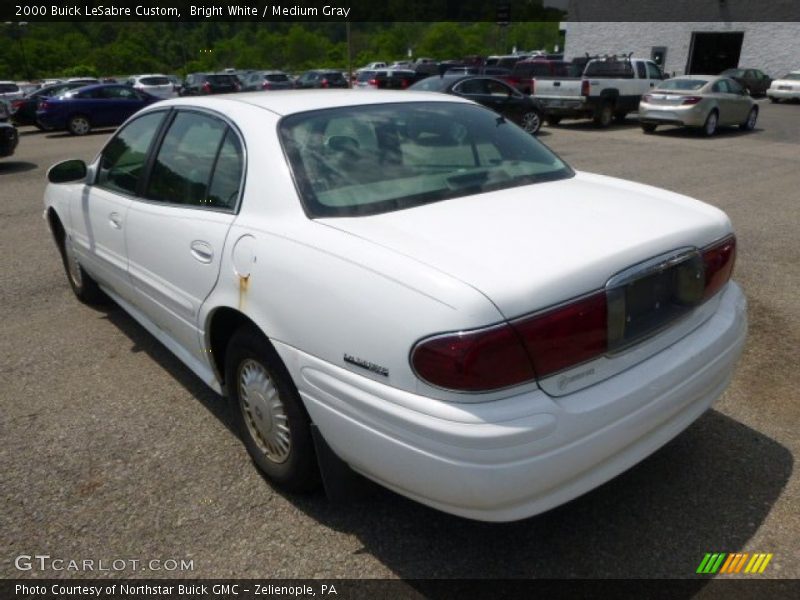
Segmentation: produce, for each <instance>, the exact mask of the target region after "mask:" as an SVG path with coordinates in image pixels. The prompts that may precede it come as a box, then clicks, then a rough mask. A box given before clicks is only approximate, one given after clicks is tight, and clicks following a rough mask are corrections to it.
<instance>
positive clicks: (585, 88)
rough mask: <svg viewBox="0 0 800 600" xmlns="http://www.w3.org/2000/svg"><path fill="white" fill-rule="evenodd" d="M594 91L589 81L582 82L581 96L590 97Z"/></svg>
mask: <svg viewBox="0 0 800 600" xmlns="http://www.w3.org/2000/svg"><path fill="white" fill-rule="evenodd" d="M591 91H592V86H591V84H590V83H589V80H588V79H584V80H583V81H581V96H588V95H589V94H590V93H591Z"/></svg>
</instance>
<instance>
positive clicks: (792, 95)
mask: <svg viewBox="0 0 800 600" xmlns="http://www.w3.org/2000/svg"><path fill="white" fill-rule="evenodd" d="M767 97H769V98H777V99H779V100H792V99H794V100H798V99H800V90H773V89H772V88H770V89H768V90H767Z"/></svg>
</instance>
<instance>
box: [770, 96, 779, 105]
mask: <svg viewBox="0 0 800 600" xmlns="http://www.w3.org/2000/svg"><path fill="white" fill-rule="evenodd" d="M769 101H770V102H772V103H773V104H777V103H778V99H777V98H775V97H774V96H770V97H769Z"/></svg>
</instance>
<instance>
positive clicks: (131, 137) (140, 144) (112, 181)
mask: <svg viewBox="0 0 800 600" xmlns="http://www.w3.org/2000/svg"><path fill="white" fill-rule="evenodd" d="M163 118H164V112H163V111H158V112H152V113H147V114H146V115H143V116H141V117H139V118H137V119H135V120H133V121H131V122H130V123H128V124H127V125H125V126H124V127H123V128H122V129H121V130H120V131H119V133H117V135H116V136H115V137H114V138H113V139H112V140H111V141H110V142H109V143H108V145H107V146H106V147H105V149H104V150H103V153H102V154H101V155H100V168H99V170H98V173H97V180H96V181H95V183H96V185H98V186H99V187H102V188H106V189H109V190H112V191H115V192H122V193H125V194H131V195H134V194H136V189H137V187H138V185H139V179H140V178H141V175H142V171H143V170H144V163H145V159H146V158H147V151H148V149H149V148H150V144H151V143H152V141H153V138H154V137H155V134H156V131H158V127H159V125H160V124H161V120H162V119H163Z"/></svg>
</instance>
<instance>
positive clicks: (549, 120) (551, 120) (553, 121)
mask: <svg viewBox="0 0 800 600" xmlns="http://www.w3.org/2000/svg"><path fill="white" fill-rule="evenodd" d="M559 123H561V117H559V116H556V115H553V116H550V117H547V124H548V125H550V126H551V127H555V126H556V125H558V124H559Z"/></svg>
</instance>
